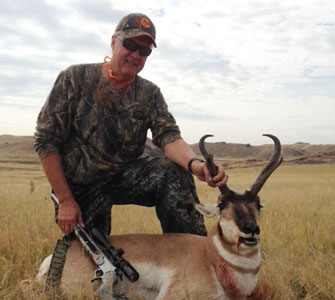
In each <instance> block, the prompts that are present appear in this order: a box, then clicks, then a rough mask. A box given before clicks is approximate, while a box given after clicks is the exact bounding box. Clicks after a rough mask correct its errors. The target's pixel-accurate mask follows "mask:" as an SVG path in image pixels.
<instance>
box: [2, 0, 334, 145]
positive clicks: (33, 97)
mask: <svg viewBox="0 0 335 300" xmlns="http://www.w3.org/2000/svg"><path fill="white" fill-rule="evenodd" d="M0 4H1V5H0V36H1V39H0V66H1V68H0V134H12V135H33V134H34V129H35V124H36V118H37V115H38V113H39V111H40V109H41V107H42V106H43V103H44V102H45V99H46V98H47V96H48V93H49V92H50V90H51V88H52V86H53V84H54V81H55V79H56V77H57V75H58V74H59V72H60V71H61V70H64V69H65V68H67V67H68V66H70V65H73V64H79V63H95V62H102V61H103V58H104V57H105V56H107V55H109V56H110V55H111V50H110V39H111V35H112V34H113V32H114V30H115V27H116V25H117V23H118V21H119V20H120V19H121V18H122V17H123V16H125V15H127V14H128V13H132V12H142V13H144V14H147V15H148V16H149V17H150V19H151V20H152V21H153V23H154V24H155V27H156V32H157V39H156V41H157V49H154V50H153V53H152V54H151V56H150V57H149V58H148V60H147V62H146V65H145V67H144V69H143V70H142V72H141V73H140V74H139V75H140V76H142V77H144V78H146V79H148V80H150V81H152V82H154V83H155V84H156V85H158V86H159V87H160V89H161V91H162V93H163V95H164V98H165V100H166V102H167V103H168V106H169V109H170V111H171V112H172V114H173V115H174V117H175V118H176V120H177V123H178V125H179V126H180V129H181V131H182V136H183V138H184V139H185V140H186V141H187V142H189V143H196V142H198V140H199V139H200V137H201V136H202V135H204V134H213V135H214V137H212V138H211V139H208V140H207V141H208V142H218V141H225V142H231V143H250V144H253V145H258V144H264V143H271V142H270V141H269V140H268V138H266V137H263V136H262V134H264V133H271V134H274V135H276V136H278V138H279V139H280V140H281V141H282V143H283V144H292V143H296V142H306V143H311V144H335V5H334V2H333V0H295V1H292V0H280V1H277V0H276V1H274V0H243V1H242V0H208V1H201V0H182V1H180V0H170V1H169V0H165V1H163V0H153V1H151V0H148V1H146V0H142V1H138V0H127V1H124V0H113V1H112V0H29V1H27V0H10V1H7V0H0Z"/></svg>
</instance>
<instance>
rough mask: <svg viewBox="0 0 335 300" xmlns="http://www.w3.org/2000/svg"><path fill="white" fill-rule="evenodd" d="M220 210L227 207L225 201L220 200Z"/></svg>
mask: <svg viewBox="0 0 335 300" xmlns="http://www.w3.org/2000/svg"><path fill="white" fill-rule="evenodd" d="M217 207H218V208H219V209H220V210H224V209H225V208H226V203H225V202H220V203H219V204H218V206H217Z"/></svg>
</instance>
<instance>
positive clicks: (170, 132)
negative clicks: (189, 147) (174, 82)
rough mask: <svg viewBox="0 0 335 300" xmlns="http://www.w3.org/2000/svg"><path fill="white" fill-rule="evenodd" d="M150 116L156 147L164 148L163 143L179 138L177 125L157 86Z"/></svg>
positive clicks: (153, 140)
mask: <svg viewBox="0 0 335 300" xmlns="http://www.w3.org/2000/svg"><path fill="white" fill-rule="evenodd" d="M151 117H152V121H151V122H152V124H151V132H152V142H153V143H154V144H155V145H156V146H157V147H160V148H164V146H165V145H167V144H169V143H171V142H173V141H175V140H177V139H181V135H180V130H179V127H178V126H177V124H176V121H175V119H174V117H173V116H172V114H171V113H170V112H169V110H168V106H167V104H166V102H165V100H164V97H163V95H162V93H161V91H160V89H159V88H157V90H156V91H155V93H154V101H153V105H152V116H151Z"/></svg>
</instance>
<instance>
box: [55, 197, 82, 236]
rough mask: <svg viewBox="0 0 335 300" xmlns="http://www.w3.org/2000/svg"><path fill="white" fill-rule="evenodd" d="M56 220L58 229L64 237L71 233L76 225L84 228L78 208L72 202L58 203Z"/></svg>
mask: <svg viewBox="0 0 335 300" xmlns="http://www.w3.org/2000/svg"><path fill="white" fill-rule="evenodd" d="M57 220H58V222H57V223H58V226H59V228H60V229H61V230H62V232H63V233H64V234H65V235H67V234H69V233H71V232H72V231H73V229H74V226H75V225H76V223H79V224H80V225H81V226H82V227H85V225H84V221H83V218H82V215H81V211H80V208H79V206H78V204H77V203H76V202H75V201H74V200H68V201H64V202H62V203H59V208H58V215H57Z"/></svg>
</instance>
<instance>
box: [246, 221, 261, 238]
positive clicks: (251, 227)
mask: <svg viewBox="0 0 335 300" xmlns="http://www.w3.org/2000/svg"><path fill="white" fill-rule="evenodd" d="M243 232H244V233H246V234H250V233H251V234H252V235H255V234H259V233H260V229H259V227H258V225H257V224H256V223H253V222H252V223H247V224H245V225H244V226H243Z"/></svg>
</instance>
